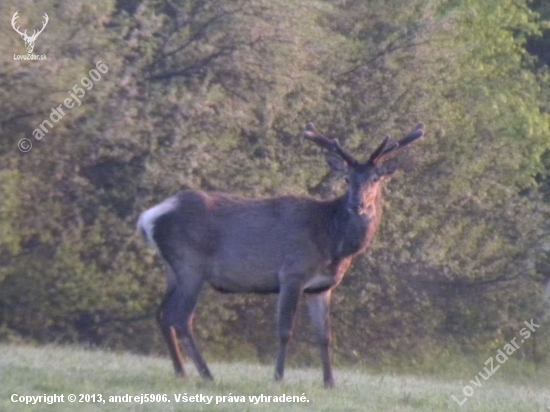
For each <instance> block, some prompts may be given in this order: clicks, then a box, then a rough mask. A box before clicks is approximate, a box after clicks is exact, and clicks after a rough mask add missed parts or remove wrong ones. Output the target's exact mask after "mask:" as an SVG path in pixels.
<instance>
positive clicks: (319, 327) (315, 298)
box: [307, 290, 334, 388]
mask: <svg viewBox="0 0 550 412" xmlns="http://www.w3.org/2000/svg"><path fill="white" fill-rule="evenodd" d="M307 305H308V309H309V316H310V318H311V322H312V324H313V329H314V331H315V335H316V337H317V344H318V345H319V348H320V350H321V360H322V362H323V381H324V383H325V386H326V387H329V388H331V387H333V386H334V378H333V376H332V366H331V363H330V354H329V345H330V322H329V305H330V290H327V291H325V292H322V293H318V294H311V295H308V297H307Z"/></svg>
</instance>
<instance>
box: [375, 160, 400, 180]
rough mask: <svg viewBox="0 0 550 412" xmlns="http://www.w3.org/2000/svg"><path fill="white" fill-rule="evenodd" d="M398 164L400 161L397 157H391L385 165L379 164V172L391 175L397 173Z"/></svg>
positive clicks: (383, 174)
mask: <svg viewBox="0 0 550 412" xmlns="http://www.w3.org/2000/svg"><path fill="white" fill-rule="evenodd" d="M398 166H399V162H398V161H397V159H390V160H388V161H387V162H385V163H384V164H383V165H381V166H378V174H379V175H380V176H391V175H393V174H394V173H395V171H396V170H397V167H398Z"/></svg>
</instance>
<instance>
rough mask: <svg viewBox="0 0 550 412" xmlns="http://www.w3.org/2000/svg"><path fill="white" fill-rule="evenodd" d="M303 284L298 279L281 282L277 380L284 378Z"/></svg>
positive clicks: (278, 306)
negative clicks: (288, 349)
mask: <svg viewBox="0 0 550 412" xmlns="http://www.w3.org/2000/svg"><path fill="white" fill-rule="evenodd" d="M301 288H302V285H301V283H300V282H298V281H292V282H287V283H285V284H281V288H280V291H279V300H278V304H277V326H278V330H279V350H278V352H277V363H276V364H275V380H276V381H279V380H281V379H283V376H284V371H285V358H286V351H287V345H288V341H289V340H290V338H291V336H292V328H293V324H294V314H295V313H296V306H297V304H298V299H299V298H300V293H301Z"/></svg>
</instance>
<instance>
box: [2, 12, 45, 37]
mask: <svg viewBox="0 0 550 412" xmlns="http://www.w3.org/2000/svg"><path fill="white" fill-rule="evenodd" d="M18 13H19V10H17V11H16V12H15V14H14V15H13V17H12V19H11V26H12V27H13V29H14V30H15V31H16V32H17V33H19V34H20V35H21V36H22V37H23V38H25V39H26V40H29V41H33V40H36V38H37V37H38V35H39V34H40V33H42V32H43V31H44V29H45V28H46V25H47V24H48V21H49V20H50V18H49V17H48V15H47V14H46V13H44V23H43V24H42V28H41V29H40V30H38V31H37V30H34V31H33V33H32V36H29V35H28V34H27V30H25V32H24V33H21V31H19V26H17V27H15V21H16V20H17V19H18V18H19V16H18Z"/></svg>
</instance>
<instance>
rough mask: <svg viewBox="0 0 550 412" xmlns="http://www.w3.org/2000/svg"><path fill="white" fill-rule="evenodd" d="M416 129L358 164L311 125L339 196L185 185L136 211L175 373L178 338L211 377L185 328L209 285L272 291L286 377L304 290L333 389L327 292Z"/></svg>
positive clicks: (420, 128) (374, 217) (311, 137)
mask: <svg viewBox="0 0 550 412" xmlns="http://www.w3.org/2000/svg"><path fill="white" fill-rule="evenodd" d="M423 135H424V125H423V124H422V123H419V124H418V125H417V126H416V128H415V129H414V130H413V131H412V132H411V133H410V134H408V135H407V136H406V137H404V138H402V139H401V140H399V141H397V142H396V141H393V140H392V139H391V138H390V136H389V135H388V136H386V137H385V138H384V140H383V141H382V143H381V144H380V146H378V148H377V149H376V150H374V152H373V153H372V154H371V155H370V157H369V158H368V160H367V161H366V162H360V161H358V160H357V159H356V158H355V157H353V156H352V155H351V154H350V153H348V152H347V151H346V150H344V149H343V148H342V146H341V144H340V143H339V141H338V139H336V138H332V139H330V138H327V137H325V136H324V135H322V134H321V133H319V132H318V131H317V130H316V128H315V126H314V125H313V124H312V123H308V124H307V125H306V128H305V131H304V132H303V137H304V138H305V139H307V140H308V141H310V142H312V143H314V144H316V145H317V146H319V147H321V148H322V149H325V150H326V151H327V152H326V160H327V163H328V165H329V166H330V168H331V169H332V170H333V171H336V172H340V173H343V174H344V175H345V181H346V183H347V191H346V193H345V194H343V195H342V196H339V197H336V198H333V199H329V200H320V199H316V198H313V197H305V196H282V197H272V198H264V199H254V198H244V197H241V196H237V195H233V194H227V193H221V192H216V191H201V190H184V191H182V192H179V193H178V194H176V195H174V196H172V197H170V198H168V199H166V200H164V201H163V202H162V203H160V204H158V205H156V206H154V207H152V208H150V209H148V210H146V211H145V212H143V213H142V214H141V215H140V217H139V220H138V225H137V226H138V230H139V231H140V232H141V233H142V234H143V235H144V237H145V239H146V240H147V241H148V243H150V245H152V247H153V248H154V249H156V252H157V254H158V255H160V260H161V261H162V262H163V264H164V266H165V269H166V274H167V287H166V292H165V294H164V296H163V298H162V301H161V303H160V306H159V308H158V311H157V322H158V324H159V326H160V329H161V331H162V335H163V337H164V340H165V341H166V344H167V346H168V351H169V354H170V357H171V360H172V363H173V366H174V370H175V373H176V375H177V376H182V377H185V376H186V371H185V368H184V363H183V357H182V352H181V350H180V346H179V340H178V338H180V339H181V341H182V343H183V346H184V348H185V350H186V352H187V355H188V356H189V357H190V358H191V359H192V361H193V363H194V364H195V367H196V369H197V371H198V373H199V375H200V377H201V378H202V379H205V380H212V379H213V377H212V374H211V373H210V370H209V368H208V366H207V364H206V363H205V361H204V359H203V357H202V355H201V352H200V351H199V349H198V347H197V345H196V342H195V339H194V336H193V331H192V324H193V315H194V312H195V307H196V305H197V301H198V297H199V293H200V291H201V289H202V287H203V286H204V284H205V283H208V284H210V285H211V286H212V287H213V288H214V289H215V290H216V291H219V292H224V293H257V294H270V293H271V294H278V298H277V309H276V312H277V314H276V315H277V329H278V340H279V341H278V350H277V357H276V362H275V376H274V378H275V380H276V381H279V380H281V379H283V375H284V368H285V359H286V353H287V347H288V343H289V340H290V338H291V336H292V333H293V323H294V317H295V312H296V309H297V304H298V301H299V299H300V297H301V296H302V295H305V298H306V301H307V307H308V312H309V316H310V319H311V322H312V326H313V330H314V333H315V335H316V341H317V345H318V346H319V349H320V354H321V361H322V368H323V382H324V385H325V386H326V387H329V388H330V387H333V386H334V377H333V372H332V366H331V358H330V354H329V344H330V341H331V333H330V323H329V305H330V297H331V291H332V290H333V289H334V288H335V287H336V286H337V285H338V284H339V283H340V282H341V281H342V278H343V276H344V273H345V272H346V271H347V270H348V268H349V267H350V265H351V263H352V260H353V259H354V258H355V257H356V256H358V255H360V254H362V253H363V252H365V250H366V249H367V247H368V245H369V243H370V241H371V240H372V238H373V237H374V235H375V233H376V230H377V228H378V225H379V223H380V218H381V214H382V204H381V188H382V180H383V179H384V178H385V177H387V176H391V175H393V174H394V172H395V171H396V170H397V168H398V159H396V157H395V156H393V155H394V154H395V153H396V152H398V151H399V150H400V149H402V148H403V147H405V146H408V145H409V144H410V143H412V142H413V141H415V140H417V139H419V138H421V137H422V136H423Z"/></svg>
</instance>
